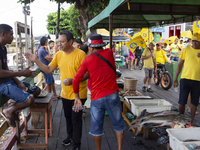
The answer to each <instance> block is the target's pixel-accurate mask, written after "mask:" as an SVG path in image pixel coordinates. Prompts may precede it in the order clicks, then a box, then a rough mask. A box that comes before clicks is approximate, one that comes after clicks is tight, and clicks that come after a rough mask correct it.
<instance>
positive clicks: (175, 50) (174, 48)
mask: <svg viewBox="0 0 200 150" xmlns="http://www.w3.org/2000/svg"><path fill="white" fill-rule="evenodd" d="M170 50H171V51H170V60H173V61H178V55H179V53H180V51H181V48H180V46H179V44H178V38H176V39H175V41H174V43H172V44H171V45H170Z"/></svg>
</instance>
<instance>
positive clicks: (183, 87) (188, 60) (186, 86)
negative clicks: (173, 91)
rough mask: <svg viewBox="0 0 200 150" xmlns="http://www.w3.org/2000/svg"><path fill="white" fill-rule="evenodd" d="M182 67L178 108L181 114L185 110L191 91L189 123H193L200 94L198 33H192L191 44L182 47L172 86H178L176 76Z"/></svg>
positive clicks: (199, 44)
mask: <svg viewBox="0 0 200 150" xmlns="http://www.w3.org/2000/svg"><path fill="white" fill-rule="evenodd" d="M183 65H184V67H183ZM182 68H183V71H182V74H181V80H180V96H179V110H180V112H181V113H182V114H183V113H184V112H185V104H186V103H187V99H188V95H189V93H191V123H192V124H193V123H194V117H195V113H196V110H197V106H198V104H199V94H200V88H199V87H200V75H199V73H200V34H194V35H193V37H192V46H189V47H186V48H184V49H183V51H182V53H181V56H180V59H179V64H178V67H177V69H176V75H175V79H174V81H173V85H174V87H177V86H178V76H179V74H180V72H181V70H182Z"/></svg>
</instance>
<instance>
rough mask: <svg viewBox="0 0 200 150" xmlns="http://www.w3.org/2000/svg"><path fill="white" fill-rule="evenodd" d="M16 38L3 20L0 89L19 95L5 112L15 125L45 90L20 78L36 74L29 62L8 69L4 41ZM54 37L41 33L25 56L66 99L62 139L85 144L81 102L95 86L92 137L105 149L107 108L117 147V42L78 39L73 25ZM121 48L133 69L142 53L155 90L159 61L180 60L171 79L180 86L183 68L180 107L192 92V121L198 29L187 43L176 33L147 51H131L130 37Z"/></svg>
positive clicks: (199, 81) (147, 85)
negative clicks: (56, 74) (56, 72)
mask: <svg viewBox="0 0 200 150" xmlns="http://www.w3.org/2000/svg"><path fill="white" fill-rule="evenodd" d="M12 40H13V29H12V27H11V26H9V25H6V24H0V45H1V46H0V94H3V95H6V96H7V97H9V98H11V99H13V100H14V101H15V103H14V104H12V105H11V106H9V107H7V108H5V109H4V110H3V112H2V113H1V114H2V116H4V117H5V118H6V120H7V121H8V123H9V124H10V125H11V126H13V127H15V126H16V124H15V121H16V120H19V118H18V116H17V115H16V113H15V112H16V111H18V110H21V109H24V108H26V107H28V106H30V105H31V104H32V103H33V102H34V98H35V97H37V96H38V95H39V94H40V91H41V90H40V88H39V87H37V86H35V85H31V84H29V83H26V82H21V81H19V80H18V79H17V78H16V77H17V76H25V77H35V76H36V74H35V72H33V71H31V70H30V67H28V68H26V69H25V70H24V71H18V72H12V71H10V70H9V69H8V66H7V50H6V47H5V45H6V44H10V43H11V42H12ZM191 41H192V42H191ZM54 43H55V42H54V41H52V40H50V41H49V42H48V39H47V38H46V37H42V38H41V40H40V45H41V46H40V48H39V49H38V50H37V51H36V53H34V54H31V53H25V57H26V58H27V59H29V60H30V61H33V62H34V63H36V64H37V66H38V67H39V68H40V69H41V70H42V73H43V75H44V77H45V81H46V84H47V86H46V88H47V90H48V92H49V93H51V92H53V93H54V100H57V99H58V98H61V99H62V104H63V109H64V115H65V121H66V133H63V134H65V135H66V138H65V139H64V140H63V142H62V144H63V145H65V146H68V145H70V144H71V143H73V148H72V150H79V149H80V147H81V137H82V116H83V110H82V109H81V108H82V106H83V105H84V104H85V102H86V100H87V88H88V89H89V90H90V91H91V106H90V113H91V128H90V132H89V133H90V134H91V135H92V136H93V137H94V142H95V145H96V149H97V150H100V149H101V139H102V134H103V122H104V114H105V110H107V112H108V114H109V117H110V119H111V121H112V124H113V128H114V130H115V131H116V137H117V143H118V150H122V143H123V130H124V125H123V118H122V107H121V102H120V99H119V94H118V92H119V89H118V85H117V83H116V67H115V58H114V55H113V52H115V51H116V45H115V44H114V45H113V49H112V50H111V49H110V48H106V49H104V48H103V47H105V46H106V44H105V43H104V42H103V39H102V36H101V35H99V34H90V36H89V40H88V42H86V43H83V42H82V41H81V39H75V40H74V36H73V33H72V32H71V31H62V32H60V34H59V38H58V42H56V44H55V45H54ZM121 50H122V51H123V56H124V57H125V58H128V60H129V59H130V70H134V69H136V65H137V62H138V60H139V59H142V60H143V61H144V74H145V77H144V80H143V86H142V90H143V91H144V92H153V90H152V88H151V79H152V77H153V74H154V73H156V72H157V67H159V64H165V62H168V63H169V64H170V63H171V61H179V64H178V68H177V71H176V75H175V79H174V81H173V84H174V87H176V86H178V84H179V83H178V75H179V74H180V72H181V70H182V68H183V71H182V75H181V80H180V95H179V110H180V112H181V113H184V111H185V104H186V103H187V100H188V97H189V98H190V100H191V105H190V110H191V123H194V116H195V113H196V110H197V106H198V103H199V94H200V89H199V88H198V86H200V77H199V72H200V67H199V65H198V64H199V63H200V35H198V34H194V35H193V38H192V39H188V41H187V43H186V44H185V45H184V44H183V40H182V39H180V42H179V40H178V39H175V41H174V43H172V44H171V45H170V46H168V45H167V44H166V43H165V44H164V45H163V46H162V44H161V43H155V42H153V41H152V42H151V43H150V44H149V45H148V46H147V47H146V48H145V49H144V51H143V52H142V48H141V47H137V48H136V50H135V51H134V52H131V51H130V50H129V49H128V47H127V46H126V43H124V45H122V47H121ZM134 60H135V64H134V68H133V62H134ZM183 66H184V67H183ZM57 68H59V73H60V80H61V87H62V91H61V96H59V95H57V93H56V90H55V84H54V78H53V74H52V73H53V72H54V70H56V69H57ZM10 91H12V92H10ZM189 95H190V96H189Z"/></svg>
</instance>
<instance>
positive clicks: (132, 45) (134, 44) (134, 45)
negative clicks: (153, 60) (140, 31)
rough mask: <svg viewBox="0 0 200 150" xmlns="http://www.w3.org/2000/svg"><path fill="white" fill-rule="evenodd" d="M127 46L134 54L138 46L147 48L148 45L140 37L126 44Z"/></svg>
mask: <svg viewBox="0 0 200 150" xmlns="http://www.w3.org/2000/svg"><path fill="white" fill-rule="evenodd" d="M126 46H127V47H128V48H129V49H130V50H131V52H134V51H135V49H136V48H137V47H138V46H140V47H142V48H145V47H146V44H145V41H144V40H143V38H142V37H141V35H138V36H135V37H134V38H133V39H132V40H130V41H128V42H126Z"/></svg>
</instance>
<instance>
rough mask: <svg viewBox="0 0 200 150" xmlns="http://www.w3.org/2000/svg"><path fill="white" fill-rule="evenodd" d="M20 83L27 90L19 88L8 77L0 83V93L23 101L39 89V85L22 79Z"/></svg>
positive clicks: (17, 100)
mask: <svg viewBox="0 0 200 150" xmlns="http://www.w3.org/2000/svg"><path fill="white" fill-rule="evenodd" d="M22 83H23V84H24V85H25V86H26V87H27V88H28V89H27V91H24V90H22V89H20V88H19V87H18V86H17V84H16V83H15V82H14V81H13V80H12V79H10V80H9V81H7V82H5V83H2V84H0V94H3V95H5V96H7V97H8V98H10V99H13V100H14V101H16V102H18V103H24V102H26V101H27V99H28V98H29V97H30V96H32V94H33V93H35V92H36V91H37V90H38V89H39V87H37V86H35V85H32V84H30V83H27V82H23V81H22Z"/></svg>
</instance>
